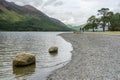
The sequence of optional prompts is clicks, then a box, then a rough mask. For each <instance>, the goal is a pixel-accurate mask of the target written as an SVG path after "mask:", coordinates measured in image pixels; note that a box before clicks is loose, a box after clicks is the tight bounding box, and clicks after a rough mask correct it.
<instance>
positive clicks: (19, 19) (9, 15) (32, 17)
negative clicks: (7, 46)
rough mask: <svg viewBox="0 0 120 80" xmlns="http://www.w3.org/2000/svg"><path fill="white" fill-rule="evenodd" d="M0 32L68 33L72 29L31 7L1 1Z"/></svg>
mask: <svg viewBox="0 0 120 80" xmlns="http://www.w3.org/2000/svg"><path fill="white" fill-rule="evenodd" d="M0 30H5V31H28V30H29V31H66V30H71V29H70V28H68V27H67V26H66V25H65V24H64V23H62V22H61V21H59V20H57V19H54V18H50V17H48V16H47V15H45V14H44V13H43V12H41V11H39V10H37V9H36V8H34V7H32V6H30V5H25V6H19V5H16V4H15V3H13V2H7V1H5V0H0Z"/></svg>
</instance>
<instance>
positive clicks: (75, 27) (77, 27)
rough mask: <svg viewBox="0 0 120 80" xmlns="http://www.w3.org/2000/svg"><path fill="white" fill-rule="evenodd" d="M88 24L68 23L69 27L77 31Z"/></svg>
mask: <svg viewBox="0 0 120 80" xmlns="http://www.w3.org/2000/svg"><path fill="white" fill-rule="evenodd" d="M85 25H86V24H82V25H78V26H72V25H67V26H68V27H69V28H71V29H73V30H75V31H80V28H83V27H84V26H85Z"/></svg>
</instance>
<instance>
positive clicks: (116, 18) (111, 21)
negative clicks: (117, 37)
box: [84, 8, 120, 32]
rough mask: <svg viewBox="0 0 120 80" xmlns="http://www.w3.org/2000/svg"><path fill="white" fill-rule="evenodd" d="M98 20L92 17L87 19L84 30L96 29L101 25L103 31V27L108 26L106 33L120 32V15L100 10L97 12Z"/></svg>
mask: <svg viewBox="0 0 120 80" xmlns="http://www.w3.org/2000/svg"><path fill="white" fill-rule="evenodd" d="M97 12H98V14H97V16H98V18H97V17H96V16H95V15H92V16H91V17H89V18H88V20H87V24H86V25H85V26H84V28H85V29H86V30H88V29H92V30H93V32H94V31H95V30H94V29H95V28H97V26H99V25H101V26H102V29H103V31H105V26H106V25H107V26H108V31H120V13H114V12H112V11H110V9H109V8H101V9H100V10H98V11H97Z"/></svg>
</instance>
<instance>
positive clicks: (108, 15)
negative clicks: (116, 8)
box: [107, 11, 114, 30]
mask: <svg viewBox="0 0 120 80" xmlns="http://www.w3.org/2000/svg"><path fill="white" fill-rule="evenodd" d="M113 15H114V13H113V12H112V11H110V12H108V13H107V18H108V20H107V23H108V29H109V30H110V24H111V19H112V16H113Z"/></svg>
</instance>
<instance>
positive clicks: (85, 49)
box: [48, 33, 120, 80]
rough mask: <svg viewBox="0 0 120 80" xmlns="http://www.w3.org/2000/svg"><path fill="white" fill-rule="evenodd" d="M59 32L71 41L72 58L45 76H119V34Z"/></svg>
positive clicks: (109, 79)
mask: <svg viewBox="0 0 120 80" xmlns="http://www.w3.org/2000/svg"><path fill="white" fill-rule="evenodd" d="M61 36H62V37H63V38H64V39H65V40H67V41H68V42H70V43H71V44H72V45H73V51H72V60H71V62H70V63H68V64H67V65H66V66H64V67H63V68H60V69H58V70H56V71H54V72H53V73H52V74H51V75H50V76H49V77H48V80H120V44H119V43H120V35H107V34H91V33H82V34H73V33H63V34H61Z"/></svg>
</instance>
